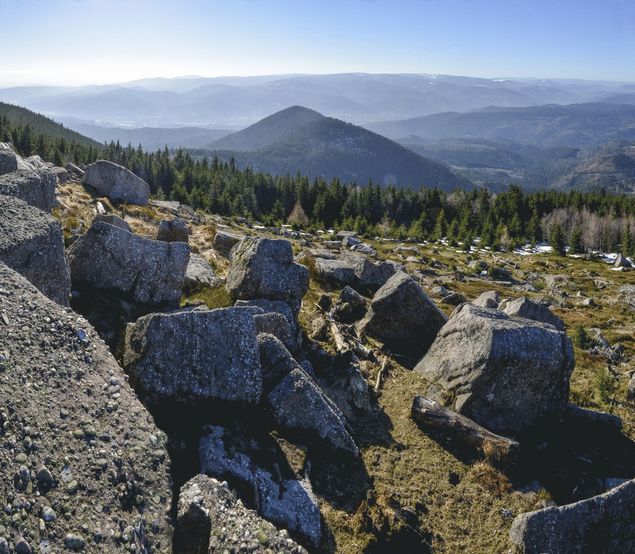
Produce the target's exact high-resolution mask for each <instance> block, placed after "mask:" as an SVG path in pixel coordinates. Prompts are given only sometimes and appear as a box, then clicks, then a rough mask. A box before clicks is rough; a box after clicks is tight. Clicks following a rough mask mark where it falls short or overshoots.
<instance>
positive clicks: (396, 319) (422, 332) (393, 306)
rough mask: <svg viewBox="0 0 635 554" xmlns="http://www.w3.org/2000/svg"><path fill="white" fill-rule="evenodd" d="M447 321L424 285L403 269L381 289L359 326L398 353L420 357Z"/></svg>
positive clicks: (361, 330) (362, 330)
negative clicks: (429, 296) (422, 286)
mask: <svg viewBox="0 0 635 554" xmlns="http://www.w3.org/2000/svg"><path fill="white" fill-rule="evenodd" d="M446 321H447V317H446V316H445V314H444V313H443V312H442V311H441V310H439V308H437V306H436V305H435V304H434V302H432V300H430V298H428V296H427V295H426V293H425V292H424V291H423V289H422V288H421V286H420V285H419V284H418V283H417V282H416V281H415V280H414V279H413V278H412V277H410V276H409V275H407V274H406V273H403V272H399V273H396V274H395V275H393V276H392V277H391V278H390V279H389V280H388V281H387V282H386V284H385V285H384V286H383V287H381V288H380V289H379V290H378V291H377V293H376V294H375V296H374V297H373V299H372V301H371V303H370V309H369V310H368V313H367V314H366V316H365V317H364V319H362V320H361V321H360V322H359V324H358V328H359V330H360V332H361V333H363V334H366V335H368V336H370V337H373V338H375V339H378V340H380V341H381V342H383V343H384V344H385V345H386V346H388V347H389V348H391V349H393V350H395V351H396V352H398V353H403V354H407V355H411V356H420V355H422V354H423V353H424V352H426V351H427V350H428V348H429V347H430V345H431V344H432V341H434V339H435V337H436V335H437V333H438V332H439V330H440V329H441V327H442V326H443V325H444V324H445V322H446Z"/></svg>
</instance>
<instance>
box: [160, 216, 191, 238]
mask: <svg viewBox="0 0 635 554" xmlns="http://www.w3.org/2000/svg"><path fill="white" fill-rule="evenodd" d="M190 233H191V231H190V228H189V227H188V226H187V223H186V222H185V220H183V219H181V218H180V217H177V218H175V219H164V220H163V221H160V222H159V230H158V231H157V240H162V241H164V242H185V243H187V242H189V240H190Z"/></svg>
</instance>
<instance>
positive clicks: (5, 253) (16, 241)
mask: <svg viewBox="0 0 635 554" xmlns="http://www.w3.org/2000/svg"><path fill="white" fill-rule="evenodd" d="M0 214H2V216H1V217H0V262H4V263H5V264H7V265H8V266H9V267H10V268H12V269H13V270H15V271H17V272H18V273H20V274H21V275H23V276H24V277H26V278H27V279H28V280H29V281H30V282H31V283H33V284H34V285H35V286H36V287H37V288H38V289H39V290H40V291H41V292H42V293H43V294H45V295H46V296H48V297H49V298H51V299H52V300H54V301H55V302H57V303H59V304H62V305H63V306H68V295H69V293H70V290H71V280H70V275H69V272H68V266H67V265H66V258H65V257H64V239H63V237H62V228H61V226H60V224H59V222H58V221H57V220H56V219H55V218H54V217H53V216H51V215H49V214H47V213H44V212H42V211H40V210H38V209H36V208H34V207H33V206H29V205H28V204H26V203H25V202H23V201H22V200H19V199H18V198H14V197H11V196H2V195H0Z"/></svg>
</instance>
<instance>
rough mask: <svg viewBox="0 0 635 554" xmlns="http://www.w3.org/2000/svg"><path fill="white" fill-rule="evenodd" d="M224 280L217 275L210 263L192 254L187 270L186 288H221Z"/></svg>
mask: <svg viewBox="0 0 635 554" xmlns="http://www.w3.org/2000/svg"><path fill="white" fill-rule="evenodd" d="M222 284H223V280H222V279H221V278H220V277H219V276H218V275H216V273H215V272H214V270H213V269H212V266H211V265H209V262H208V261H207V260H206V259H205V258H203V256H201V255H200V254H190V261H189V263H188V264H187V269H186V270H185V282H184V285H185V288H189V289H195V288H198V287H220V286H221V285H222Z"/></svg>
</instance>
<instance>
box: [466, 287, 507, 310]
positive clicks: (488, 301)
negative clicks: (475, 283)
mask: <svg viewBox="0 0 635 554" xmlns="http://www.w3.org/2000/svg"><path fill="white" fill-rule="evenodd" d="M500 302H501V298H500V294H498V291H495V290H488V291H485V292H482V293H481V294H480V295H479V296H478V297H477V298H475V299H474V301H473V302H472V304H473V305H474V306H480V307H481V308H498V305H499V304H500Z"/></svg>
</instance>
